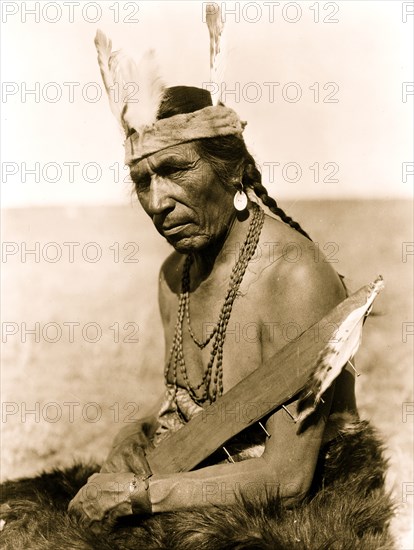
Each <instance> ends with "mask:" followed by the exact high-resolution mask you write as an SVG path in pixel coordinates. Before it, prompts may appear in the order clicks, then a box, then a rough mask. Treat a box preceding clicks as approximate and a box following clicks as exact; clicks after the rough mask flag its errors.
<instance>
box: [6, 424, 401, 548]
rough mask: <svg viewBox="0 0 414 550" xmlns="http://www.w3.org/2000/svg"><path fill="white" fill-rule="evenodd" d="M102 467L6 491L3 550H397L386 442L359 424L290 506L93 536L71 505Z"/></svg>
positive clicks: (136, 525) (203, 514)
mask: <svg viewBox="0 0 414 550" xmlns="http://www.w3.org/2000/svg"><path fill="white" fill-rule="evenodd" d="M97 470H98V467H97V466H84V465H75V466H74V467H72V468H69V469H66V470H56V471H54V472H52V473H45V474H42V475H40V476H38V477H35V478H27V479H21V480H18V481H9V482H6V483H4V484H3V486H2V502H3V504H2V508H1V512H2V514H1V515H2V518H3V519H4V520H5V522H6V523H5V524H4V528H3V531H2V533H1V538H2V543H1V544H2V548H7V549H14V550H19V549H31V550H38V549H53V550H56V549H59V550H60V549H68V550H69V549H70V550H91V549H99V550H129V549H143V550H160V549H162V550H173V549H175V550H190V549H191V550H193V549H196V550H215V549H217V550H230V549H231V550H241V549H244V550H247V549H251V550H253V549H255V550H261V549H262V550H275V549H276V550H277V549H280V550H282V549H283V550H296V549H297V550H304V549H310V550H328V549H329V550H355V549H366V550H374V549H375V550H379V549H383V550H385V549H387V550H389V549H392V548H394V544H393V541H392V538H391V535H390V533H389V522H390V520H391V517H392V513H393V506H392V502H391V499H390V496H389V495H388V494H387V493H386V492H385V489H384V476H385V470H386V462H385V460H384V458H383V449H382V445H381V443H380V441H379V439H378V437H377V436H376V434H375V432H374V430H373V429H372V428H371V427H370V426H369V425H368V423H367V422H354V423H352V424H350V425H348V426H347V428H346V430H342V432H341V434H340V435H339V437H337V438H336V440H334V441H332V442H331V443H329V444H328V445H326V446H325V447H324V448H323V449H322V450H321V453H320V457H319V462H318V465H317V470H316V474H315V479H314V484H313V487H312V490H311V493H310V495H309V498H308V499H307V500H306V501H305V502H303V503H302V504H301V505H299V506H297V507H296V508H291V509H286V508H284V507H283V505H282V503H281V502H280V500H279V499H278V497H277V495H271V494H269V495H266V496H264V497H263V498H261V499H257V500H256V501H252V500H250V501H246V500H243V499H240V500H239V502H238V503H237V504H236V505H233V506H231V507H216V508H209V509H205V510H203V511H187V512H174V513H165V514H159V515H154V516H151V517H147V518H142V517H140V518H125V521H123V522H120V524H119V525H118V526H117V527H116V528H115V529H114V530H113V531H111V532H110V533H107V534H105V535H100V536H97V535H94V534H92V533H90V532H88V531H87V530H85V529H82V527H81V526H80V525H79V524H78V523H77V522H76V520H75V519H72V518H70V517H69V516H68V514H67V512H66V508H67V505H68V502H69V500H70V499H71V498H72V497H73V496H74V495H75V493H76V492H77V491H78V490H79V489H80V487H81V486H82V485H84V484H85V482H86V480H87V477H88V476H89V475H91V474H92V473H93V472H95V471H97Z"/></svg>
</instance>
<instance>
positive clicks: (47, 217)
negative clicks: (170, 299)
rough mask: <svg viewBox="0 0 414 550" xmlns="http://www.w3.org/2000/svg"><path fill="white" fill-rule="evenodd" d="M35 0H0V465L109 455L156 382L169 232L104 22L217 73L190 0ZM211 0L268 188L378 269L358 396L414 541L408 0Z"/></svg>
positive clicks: (37, 466)
mask: <svg viewBox="0 0 414 550" xmlns="http://www.w3.org/2000/svg"><path fill="white" fill-rule="evenodd" d="M75 4H76V3H75ZM87 4H89V6H87ZM276 4H278V5H276ZM34 5H35V3H34V2H18V3H17V2H3V3H2V10H3V11H2V21H3V25H2V27H3V28H2V54H1V56H2V81H3V84H2V104H1V107H2V115H1V122H2V138H3V139H2V203H3V209H2V264H1V267H2V372H1V375H2V471H1V474H2V479H8V478H15V477H18V476H22V475H32V474H35V473H37V472H39V471H41V470H42V469H48V468H51V467H53V466H60V465H67V464H71V463H72V462H73V461H74V460H77V459H90V458H94V459H97V460H102V459H103V457H104V456H105V453H106V452H107V449H108V446H109V444H110V442H111V439H112V437H113V435H114V434H115V433H116V432H117V430H119V428H120V427H122V426H124V425H125V423H126V422H128V421H131V420H134V419H136V418H138V417H139V416H141V415H143V414H145V412H146V410H148V408H149V407H150V406H151V405H152V404H153V402H154V401H155V400H156V399H157V398H158V397H159V395H160V393H161V391H162V371H163V357H164V341H163V334H162V328H161V322H160V318H159V313H158V306H157V295H156V292H157V278H158V270H159V267H160V264H161V262H162V260H163V258H164V257H165V256H166V255H167V254H168V252H169V247H168V245H167V244H166V243H164V242H162V240H161V238H160V237H159V235H158V234H156V232H155V230H154V228H153V227H152V225H151V222H150V220H148V219H146V217H145V215H144V213H143V212H142V211H141V209H140V207H139V205H138V204H137V201H136V199H135V197H134V196H133V195H132V193H131V185H130V183H129V182H128V179H127V177H126V176H127V172H126V170H125V168H124V167H123V150H122V137H121V135H120V134H119V132H118V130H117V125H116V122H115V120H114V119H113V117H112V115H111V112H110V110H109V107H108V102H107V98H106V97H105V96H104V94H103V93H102V96H101V97H100V98H96V99H95V95H94V93H96V92H97V91H99V89H100V90H101V92H102V85H101V81H100V74H99V70H98V66H97V63H96V52H95V49H94V45H93V38H94V35H95V32H96V29H97V28H101V29H102V30H104V31H105V32H106V33H107V34H108V35H109V36H111V37H112V39H113V43H114V48H115V49H118V48H121V47H125V48H126V49H127V50H128V51H129V52H130V53H132V54H136V55H137V57H138V58H139V56H140V54H141V53H142V52H143V51H144V50H145V49H147V48H149V47H153V48H155V49H156V52H157V56H158V59H159V62H160V67H161V70H162V72H163V74H164V76H165V79H166V82H167V83H168V84H169V85H176V84H188V85H196V86H202V85H203V83H205V82H207V81H208V78H209V71H208V64H209V49H208V32H207V29H206V25H205V23H204V22H203V16H202V13H203V11H202V9H203V3H202V2H196V1H194V2H151V3H150V2H119V3H118V7H117V8H116V7H114V6H115V3H113V2H80V5H79V6H78V7H76V6H72V8H73V12H70V11H69V8H67V9H66V8H65V9H63V8H62V13H61V17H60V19H57V18H58V16H59V11H58V8H56V6H54V3H53V2H40V3H39V6H40V7H39V8H36V7H34ZM221 5H222V8H223V11H224V14H225V18H226V20H225V28H226V32H227V52H228V69H227V71H226V82H225V88H224V90H225V94H226V95H225V97H224V99H225V102H226V103H227V104H228V105H229V106H231V107H233V108H235V109H236V110H237V111H238V112H239V114H240V116H241V117H242V118H244V119H246V120H247V121H248V125H247V128H246V133H245V138H246V142H247V144H248V146H249V148H250V150H251V152H252V153H253V155H254V156H255V158H256V159H257V161H258V163H259V164H260V166H261V169H262V173H263V178H264V183H265V185H266V186H267V187H268V189H269V192H270V193H271V194H272V195H273V196H275V197H276V198H278V199H280V202H281V205H282V206H283V207H284V208H285V210H286V211H287V212H288V214H289V215H291V216H292V217H293V218H295V219H297V220H298V221H300V223H301V225H302V226H303V227H304V228H305V230H306V231H307V232H308V233H309V234H310V235H311V236H312V238H313V240H314V241H316V242H318V243H319V249H320V251H321V253H324V254H325V255H326V259H327V261H331V262H332V263H333V267H334V268H335V269H337V270H338V271H339V272H340V273H342V274H344V275H345V276H346V277H347V283H348V285H349V288H350V290H356V289H357V288H359V287H360V286H362V285H364V284H366V283H368V282H370V281H372V280H373V279H374V278H375V277H376V276H377V275H378V274H382V276H383V277H384V279H385V290H384V291H383V293H382V294H381V295H380V296H379V298H378V299H377V302H376V304H375V308H374V313H375V315H372V316H371V317H370V318H369V320H368V321H367V323H366V325H365V328H364V340H363V344H362V347H361V349H360V351H359V352H358V356H357V360H356V364H357V368H358V370H359V371H360V372H361V376H359V377H358V378H357V396H358V403H359V408H360V411H361V416H363V417H364V418H368V419H370V420H372V422H373V424H374V425H375V426H376V427H377V428H378V429H379V431H380V433H381V434H382V435H383V436H384V438H385V440H386V442H387V446H388V450H387V453H388V456H389V458H390V472H389V475H388V480H387V483H388V486H389V488H390V490H392V491H393V495H394V498H395V501H396V504H397V506H398V515H397V517H396V519H395V521H394V531H395V533H396V535H397V537H398V540H399V548H401V549H404V550H409V549H412V548H413V547H414V544H413V542H412V537H413V532H412V519H411V518H412V510H413V499H414V496H413V493H414V485H413V483H414V476H413V466H412V462H413V460H412V459H413V456H412V448H413V435H412V434H413V419H414V408H413V407H414V405H413V402H414V398H413V367H412V351H413V350H412V344H413V318H414V316H413V300H412V284H413V276H412V274H413V252H414V248H413V225H412V203H411V200H410V198H411V194H412V184H413V176H412V175H410V173H411V174H412V170H413V168H412V130H411V124H412V123H411V120H412V104H413V95H412V92H413V87H412V81H413V75H412V69H411V67H412V57H411V56H412V54H411V42H412V24H413V16H412V15H410V12H412V9H413V8H412V7H411V5H412V2H411V3H410V2H398V1H397V2H391V1H390V2H387V1H384V2H367V1H358V2H353V1H350V2H342V1H339V2H300V3H295V2H280V3H277V2H275V3H263V2H247V3H246V2H244V3H243V2H226V3H221ZM5 6H6V7H5ZM85 6H86V8H85ZM298 6H299V7H298ZM24 9H26V11H24ZM30 9H32V10H34V13H33V14H32V15H30ZM36 9H38V12H36ZM53 19H56V21H55V22H53ZM95 20H96V21H95ZM335 20H337V21H335ZM4 46H5V47H6V48H5V47H4ZM30 90H32V92H33V93H30ZM70 90H72V92H70ZM232 90H233V93H232V92H231V91H232ZM59 93H60V94H61V96H60V97H59ZM255 94H256V95H255ZM256 96H257V97H256ZM36 163H38V164H36ZM410 163H411V164H410ZM30 170H32V172H30ZM124 179H126V181H124ZM315 261H324V257H323V256H322V255H321V256H320V257H319V258H315Z"/></svg>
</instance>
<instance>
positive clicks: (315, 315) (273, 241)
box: [260, 216, 345, 323]
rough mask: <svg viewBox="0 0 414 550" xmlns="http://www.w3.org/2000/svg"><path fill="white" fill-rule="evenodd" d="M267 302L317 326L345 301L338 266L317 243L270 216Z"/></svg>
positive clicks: (264, 257)
mask: <svg viewBox="0 0 414 550" xmlns="http://www.w3.org/2000/svg"><path fill="white" fill-rule="evenodd" d="M260 247H261V249H260V254H261V257H260V263H261V266H260V269H262V270H263V275H264V277H263V282H262V288H261V291H262V292H263V296H264V300H263V302H264V303H265V304H267V305H265V307H266V308H268V309H269V310H270V309H272V308H275V306H277V308H278V310H279V313H280V315H281V316H282V317H283V318H284V319H287V318H288V317H289V318H290V317H297V318H301V319H302V321H303V322H305V323H306V322H309V323H313V322H316V321H317V320H319V319H320V318H321V317H323V316H324V315H325V314H326V313H327V312H328V311H329V310H330V309H332V308H333V307H334V306H335V305H337V304H338V303H339V302H340V301H342V300H343V299H344V298H345V290H344V287H343V285H342V283H341V281H340V278H339V276H338V274H337V273H336V271H335V269H334V266H335V264H332V263H331V262H330V261H328V260H327V258H326V257H325V256H324V255H323V254H322V253H321V251H320V250H319V249H318V245H317V244H316V243H313V242H312V241H310V240H309V239H307V238H306V237H304V236H303V235H302V234H301V233H299V232H298V231H296V230H295V229H293V228H291V227H290V226H288V225H287V224H285V223H283V222H281V221H279V220H276V219H274V218H271V217H268V216H266V220H265V224H264V226H263V230H262V235H261V238H260Z"/></svg>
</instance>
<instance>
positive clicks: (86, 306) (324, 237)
mask: <svg viewBox="0 0 414 550" xmlns="http://www.w3.org/2000/svg"><path fill="white" fill-rule="evenodd" d="M282 206H284V207H285V209H286V210H287V211H288V213H289V214H290V215H292V216H293V217H294V218H296V219H298V220H299V221H300V222H301V224H302V225H303V227H304V228H305V229H306V230H307V231H308V232H309V233H310V234H311V235H312V237H313V239H314V240H315V241H317V242H318V243H319V246H320V248H321V250H324V251H325V252H327V253H328V254H330V255H331V256H330V257H331V259H337V260H338V262H337V263H336V264H335V265H334V267H335V268H336V269H337V270H338V271H339V272H340V273H343V274H344V275H346V276H347V280H348V285H349V287H350V289H351V290H356V289H357V288H359V287H360V286H362V285H364V284H366V283H368V282H370V281H372V280H373V279H374V278H375V277H376V276H377V275H378V274H382V276H383V277H384V279H385V283H386V288H385V291H384V292H383V293H382V294H381V295H380V296H379V298H378V299H377V302H376V304H375V308H374V313H375V315H373V316H371V317H370V319H369V320H368V321H367V323H366V325H365V329H364V339H363V345H362V347H361V349H360V351H359V352H358V357H357V365H358V369H359V371H360V372H361V373H362V375H361V376H360V377H359V378H358V379H357V397H358V403H359V408H360V411H361V416H362V417H365V418H368V419H370V420H372V422H373V424H374V425H375V426H377V428H378V429H379V430H380V432H381V434H382V435H383V436H384V439H385V441H386V443H387V447H388V455H389V457H390V465H391V467H390V472H389V476H388V484H389V487H390V488H391V489H392V491H393V493H394V496H395V500H396V502H397V505H398V510H399V511H398V515H397V517H396V519H395V522H394V529H395V532H396V534H397V536H398V537H399V548H401V549H405V550H408V549H412V548H414V543H413V541H412V510H413V498H414V497H413V479H414V477H413V456H412V449H413V419H414V415H413V413H412V411H413V402H414V398H413V365H412V346H413V336H412V335H411V336H410V335H408V334H405V332H404V331H405V330H406V331H408V332H409V331H410V330H411V332H412V322H413V318H414V316H413V309H412V283H413V281H412V273H413V256H412V255H411V256H410V255H408V256H407V257H404V250H407V251H409V250H410V245H409V244H407V245H405V244H404V243H412V241H413V233H412V219H411V205H410V204H409V203H408V202H404V201H358V202H356V201H303V202H301V203H300V204H298V203H295V204H292V205H290V204H289V203H288V202H286V203H285V204H283V205H282ZM3 241H4V243H8V244H7V246H8V248H7V250H8V251H9V252H10V254H9V255H8V256H7V257H5V256H4V255H3V263H2V268H3V270H2V271H3V279H2V286H3V292H2V297H3V300H2V321H3V325H2V329H3V342H4V343H3V346H2V400H3V404H2V432H3V433H2V478H3V479H6V478H15V477H18V476H23V475H30V474H35V473H36V472H38V471H40V470H42V469H47V468H50V467H52V466H57V465H67V464H70V463H72V462H73V460H75V459H89V458H92V457H93V458H95V459H97V460H101V459H102V458H103V457H104V455H105V453H106V450H107V448H108V446H109V444H110V441H111V439H112V437H113V435H114V433H116V432H117V431H118V430H119V428H120V427H121V426H122V425H124V424H125V423H126V422H128V420H130V419H134V418H137V417H138V416H140V415H142V414H145V410H146V409H148V408H149V407H150V406H151V405H152V404H153V403H154V401H155V400H156V399H157V397H158V396H159V395H160V393H161V391H162V370H163V354H164V350H163V347H164V341H163V335H162V329H161V323H160V319H159V314H158V308H157V298H156V294H157V273H158V269H159V267H160V264H161V262H162V259H163V258H164V257H165V256H166V254H167V253H168V250H169V247H168V246H167V245H166V244H165V243H163V242H162V239H161V238H160V237H159V236H158V235H157V234H156V232H155V230H154V229H153V227H152V226H151V223H150V222H149V221H148V220H147V219H146V218H145V217H144V215H143V213H142V212H141V211H140V210H139V207H138V206H137V205H131V206H125V207H79V208H78V207H67V208H36V209H15V210H14V209H10V210H5V211H4V212H3ZM36 242H38V243H39V245H37V246H38V249H39V257H36V256H35V255H34V254H29V253H28V250H29V249H34V248H35V246H36V244H35V243H36ZM48 243H55V244H48ZM64 243H66V244H64ZM69 243H75V244H69ZM77 243H79V244H77ZM91 243H95V244H91ZM128 243H130V244H128ZM131 243H132V244H131ZM329 243H333V244H329ZM4 246H5V244H3V247H4ZM25 247H26V249H25ZM411 250H412V248H411ZM99 253H100V254H101V256H100V257H97V256H96V255H97V254H98V256H99ZM59 254H61V257H60V259H59V258H58V256H59ZM56 255H58V256H56ZM56 257H57V258H58V259H57V261H54V260H55V258H56ZM95 259H96V261H92V260H95ZM134 260H138V261H134ZM36 323H37V325H36ZM407 323H408V324H407ZM409 323H411V325H410V324H409ZM410 327H411V329H410ZM30 329H35V332H36V331H37V334H36V333H35V334H33V333H28V332H27V330H30ZM5 340H6V342H5ZM94 340H96V341H94ZM410 412H411V414H410Z"/></svg>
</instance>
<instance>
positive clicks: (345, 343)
mask: <svg viewBox="0 0 414 550" xmlns="http://www.w3.org/2000/svg"><path fill="white" fill-rule="evenodd" d="M383 286H384V284H383V282H382V278H378V279H377V280H376V281H375V282H374V283H372V289H371V292H370V294H369V296H368V298H367V301H366V303H365V304H364V305H363V306H361V307H359V308H356V309H354V311H352V312H351V313H350V314H349V315H348V317H347V318H346V319H345V321H343V322H342V323H341V324H340V325H339V327H338V328H337V330H336V331H335V335H334V337H333V339H332V340H331V341H330V342H329V343H328V344H327V345H326V347H325V348H324V349H323V350H322V351H321V352H320V354H319V356H318V359H317V362H316V365H315V369H314V372H313V375H312V377H311V379H310V380H309V382H308V384H307V385H306V387H305V389H304V391H303V393H302V396H301V398H300V401H299V405H298V408H299V410H300V414H299V416H298V421H299V422H302V421H303V420H304V419H305V418H306V417H307V416H309V415H310V414H311V413H312V412H313V410H314V409H315V407H316V405H317V404H318V403H319V401H320V400H321V397H322V395H323V394H324V393H325V391H326V390H327V389H328V388H329V387H330V385H331V384H332V383H333V381H334V380H335V379H336V378H337V377H338V376H339V374H340V373H341V371H342V369H343V367H344V366H345V365H346V363H347V362H348V361H349V360H350V359H351V358H352V357H353V356H354V355H355V353H356V352H357V350H358V348H359V346H360V343H361V338H362V326H363V323H364V319H365V317H366V316H367V315H368V314H369V312H370V310H371V308H372V304H373V302H374V300H375V298H376V297H377V295H378V293H379V292H380V291H381V290H382V288H383ZM310 395H313V397H312V399H309V396H310Z"/></svg>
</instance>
